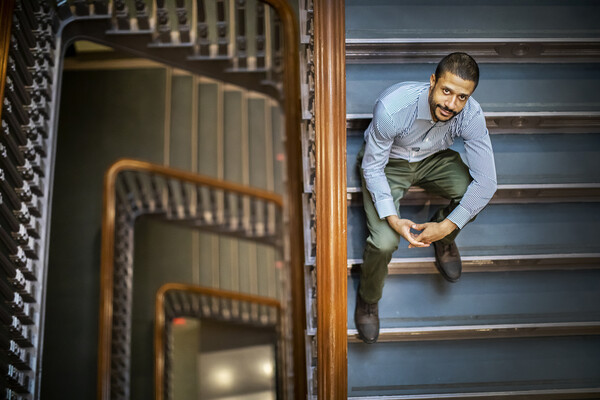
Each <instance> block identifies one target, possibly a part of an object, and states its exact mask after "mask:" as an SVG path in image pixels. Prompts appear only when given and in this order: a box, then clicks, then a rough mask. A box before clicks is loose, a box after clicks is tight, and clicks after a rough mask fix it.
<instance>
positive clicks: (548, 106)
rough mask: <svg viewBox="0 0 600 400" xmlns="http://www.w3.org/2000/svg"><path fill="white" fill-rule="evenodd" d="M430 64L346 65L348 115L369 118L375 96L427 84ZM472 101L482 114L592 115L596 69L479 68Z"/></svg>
mask: <svg viewBox="0 0 600 400" xmlns="http://www.w3.org/2000/svg"><path fill="white" fill-rule="evenodd" d="M435 67H436V66H435V64H349V65H347V66H346V82H347V83H346V85H347V92H346V95H347V100H346V111H347V113H349V114H364V113H371V112H372V110H373V105H374V104H375V100H376V99H377V97H378V95H379V94H380V93H381V92H382V91H383V90H384V89H386V88H387V87H389V86H391V85H392V84H394V83H397V82H402V81H419V82H426V81H428V80H429V76H430V75H431V74H432V73H434V72H435ZM479 69H480V80H479V86H478V87H477V90H476V91H475V93H474V95H473V97H474V98H475V100H477V101H478V102H479V104H481V107H482V108H483V110H485V111H486V112H490V111H493V112H541V111H546V112H567V111H580V112H597V111H598V109H599V103H598V99H597V98H595V97H594V95H593V93H595V92H597V91H600V75H599V74H598V67H597V66H596V64H578V63H574V64H537V63H530V64H517V63H513V64H481V65H480V66H479Z"/></svg>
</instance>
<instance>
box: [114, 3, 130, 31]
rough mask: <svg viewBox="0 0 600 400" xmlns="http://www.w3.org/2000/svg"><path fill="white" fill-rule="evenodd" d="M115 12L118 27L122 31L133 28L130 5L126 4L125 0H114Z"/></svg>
mask: <svg viewBox="0 0 600 400" xmlns="http://www.w3.org/2000/svg"><path fill="white" fill-rule="evenodd" d="M113 7H114V10H113V13H114V16H115V18H116V19H117V29H118V30H122V31H128V30H130V29H131V25H130V22H129V7H127V4H125V1H124V0H114V3H113Z"/></svg>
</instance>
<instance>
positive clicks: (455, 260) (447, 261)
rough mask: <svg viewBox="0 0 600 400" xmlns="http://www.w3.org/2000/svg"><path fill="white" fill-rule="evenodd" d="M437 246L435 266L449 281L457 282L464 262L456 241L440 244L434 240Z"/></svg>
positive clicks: (435, 246)
mask: <svg viewBox="0 0 600 400" xmlns="http://www.w3.org/2000/svg"><path fill="white" fill-rule="evenodd" d="M433 247H434V248H435V267H436V268H437V270H438V271H440V274H442V276H443V277H444V279H446V280H447V281H448V282H456V281H457V280H458V279H459V278H460V274H461V272H462V262H461V261H460V253H459V252H458V247H456V243H454V241H452V242H451V243H449V244H439V243H438V242H433Z"/></svg>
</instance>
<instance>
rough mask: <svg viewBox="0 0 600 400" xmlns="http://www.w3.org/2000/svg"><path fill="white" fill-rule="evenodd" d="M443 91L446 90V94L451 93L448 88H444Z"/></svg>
mask: <svg viewBox="0 0 600 400" xmlns="http://www.w3.org/2000/svg"><path fill="white" fill-rule="evenodd" d="M442 91H443V92H444V94H450V91H449V90H448V89H443V90H442Z"/></svg>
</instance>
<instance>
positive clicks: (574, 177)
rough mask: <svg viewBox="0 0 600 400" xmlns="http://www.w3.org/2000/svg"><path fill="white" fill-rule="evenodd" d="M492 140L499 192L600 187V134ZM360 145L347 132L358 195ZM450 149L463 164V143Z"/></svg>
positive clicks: (355, 134) (350, 175)
mask: <svg viewBox="0 0 600 400" xmlns="http://www.w3.org/2000/svg"><path fill="white" fill-rule="evenodd" d="M599 132H600V130H599ZM491 140H492V146H493V148H494V159H495V161H496V172H497V177H498V184H499V185H501V186H500V188H499V191H505V190H511V191H513V192H514V191H517V190H520V189H521V190H544V191H561V190H563V189H564V190H577V189H582V190H590V191H592V192H595V191H596V190H597V188H596V186H597V185H598V183H600V133H594V134H531V135H527V136H522V135H508V134H501V135H492V136H491ZM363 142H364V140H363V135H362V132H360V131H354V130H352V131H349V132H348V137H347V146H346V149H347V150H346V151H347V157H346V160H347V184H348V191H349V192H357V191H360V190H359V188H360V186H361V183H360V175H359V170H358V167H357V163H356V156H357V155H358V152H359V151H360V149H361V147H362V145H363ZM451 148H452V149H454V150H456V151H458V152H459V153H460V154H461V156H462V157H463V160H465V161H466V158H465V156H464V146H463V142H462V140H457V141H456V142H455V143H454V144H453V145H452V147H451ZM521 185H522V186H521ZM563 185H564V186H563ZM511 194H516V193H511ZM555 194H556V193H555ZM590 194H597V193H590ZM565 197H568V194H567V196H565Z"/></svg>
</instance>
